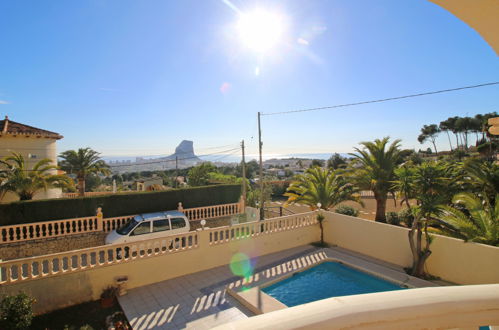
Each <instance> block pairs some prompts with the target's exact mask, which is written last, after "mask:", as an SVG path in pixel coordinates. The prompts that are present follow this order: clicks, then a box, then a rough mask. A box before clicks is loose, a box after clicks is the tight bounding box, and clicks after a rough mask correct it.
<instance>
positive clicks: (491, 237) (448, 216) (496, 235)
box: [437, 192, 499, 245]
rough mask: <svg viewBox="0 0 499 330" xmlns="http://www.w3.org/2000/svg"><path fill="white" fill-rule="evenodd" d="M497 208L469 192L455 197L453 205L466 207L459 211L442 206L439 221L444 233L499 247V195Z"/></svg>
mask: <svg viewBox="0 0 499 330" xmlns="http://www.w3.org/2000/svg"><path fill="white" fill-rule="evenodd" d="M495 201H496V202H495V206H494V204H493V203H492V202H491V201H490V200H489V199H488V198H485V199H484V198H483V197H479V196H477V195H474V194H472V193H469V192H465V193H459V194H457V195H455V196H454V198H453V200H452V203H453V204H455V205H459V206H462V207H464V210H463V209H458V208H455V207H451V206H448V205H444V206H441V208H440V211H441V213H440V215H439V216H438V217H437V219H438V220H439V221H440V223H442V224H443V225H444V227H443V229H444V231H447V232H448V233H450V234H457V236H459V237H460V238H463V239H465V240H469V241H472V242H478V243H484V244H490V245H499V221H498V219H499V202H498V201H499V194H497V195H496V196H495Z"/></svg>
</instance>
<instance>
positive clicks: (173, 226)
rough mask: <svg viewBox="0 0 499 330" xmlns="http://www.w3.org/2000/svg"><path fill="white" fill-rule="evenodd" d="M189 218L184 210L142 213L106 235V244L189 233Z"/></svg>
mask: <svg viewBox="0 0 499 330" xmlns="http://www.w3.org/2000/svg"><path fill="white" fill-rule="evenodd" d="M190 229H191V227H190V224H189V219H187V217H186V216H185V214H183V213H182V212H178V211H166V212H156V213H147V214H140V215H137V216H135V217H134V218H133V219H131V220H130V221H129V222H127V223H126V224H125V225H124V226H122V227H121V228H118V229H117V230H113V231H112V232H110V233H109V234H108V235H107V236H106V244H119V243H130V242H137V241H143V240H147V239H153V238H161V237H167V236H172V235H177V234H183V233H187V232H188V231H189V230H190Z"/></svg>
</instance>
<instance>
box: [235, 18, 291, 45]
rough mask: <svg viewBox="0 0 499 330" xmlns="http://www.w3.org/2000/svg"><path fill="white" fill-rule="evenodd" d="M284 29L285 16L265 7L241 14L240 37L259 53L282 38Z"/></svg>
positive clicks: (245, 43) (238, 27)
mask: <svg viewBox="0 0 499 330" xmlns="http://www.w3.org/2000/svg"><path fill="white" fill-rule="evenodd" d="M284 30H285V26H284V22H283V18H282V17H281V16H280V15H278V14H276V13H272V12H270V11H266V10H263V9H256V10H254V11H251V12H247V13H243V14H241V15H240V17H239V21H238V23H237V31H238V32H239V39H240V40H241V42H242V43H243V45H245V46H246V47H247V48H249V49H250V50H252V51H255V52H257V53H265V52H267V51H269V50H270V49H271V48H273V47H274V46H275V45H276V44H277V43H278V42H279V41H280V40H281V38H282V35H283V33H284Z"/></svg>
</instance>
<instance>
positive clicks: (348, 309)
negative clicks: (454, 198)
mask: <svg viewBox="0 0 499 330" xmlns="http://www.w3.org/2000/svg"><path fill="white" fill-rule="evenodd" d="M483 325H499V284H489V285H468V286H450V287H434V288H421V289H411V290H397V291H388V292H381V293H371V294H362V295H355V296H344V297H335V298H329V299H324V300H318V301H315V302H311V303H308V304H304V305H299V306H295V307H291V308H287V309H282V310H278V311H274V312H271V313H268V314H263V315H259V316H255V317H251V318H248V319H243V320H240V321H236V322H231V323H227V324H224V325H222V326H219V327H217V328H215V329H217V330H228V329H238V330H245V329H248V330H263V329H269V330H274V329H279V330H287V329H463V328H466V329H478V327H479V326H483Z"/></svg>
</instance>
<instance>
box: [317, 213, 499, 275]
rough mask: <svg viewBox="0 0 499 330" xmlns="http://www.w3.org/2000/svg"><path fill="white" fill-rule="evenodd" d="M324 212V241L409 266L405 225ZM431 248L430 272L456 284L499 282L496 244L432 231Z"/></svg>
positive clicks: (428, 262)
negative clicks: (465, 240)
mask: <svg viewBox="0 0 499 330" xmlns="http://www.w3.org/2000/svg"><path fill="white" fill-rule="evenodd" d="M324 215H325V216H326V220H325V221H324V237H325V240H326V242H327V243H329V244H333V245H338V246H340V247H343V248H345V249H349V250H352V251H355V252H359V253H362V254H365V255H367V256H370V257H373V258H376V259H380V260H383V261H387V262H390V263H393V264H396V265H399V266H402V267H410V266H411V264H412V254H411V250H410V247H409V239H408V232H409V230H408V229H407V228H403V227H398V226H392V225H388V224H384V223H378V222H374V221H370V220H364V219H360V218H355V217H350V216H346V215H342V214H338V213H333V212H324ZM430 249H431V251H432V254H431V256H430V257H429V258H428V261H427V264H426V265H427V267H426V270H427V272H428V273H430V274H431V275H434V276H438V277H440V278H442V279H443V280H446V281H449V282H453V283H457V284H494V283H499V247H494V246H490V245H484V244H478V243H471V242H464V241H462V240H460V239H455V238H450V237H446V236H441V235H434V240H433V242H432V244H431V246H430Z"/></svg>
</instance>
